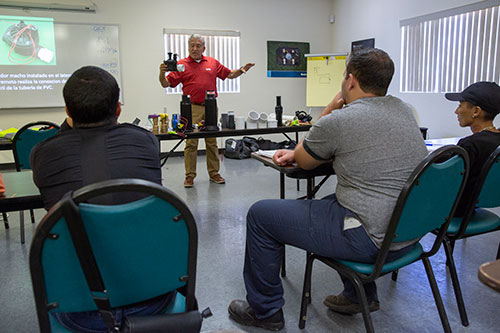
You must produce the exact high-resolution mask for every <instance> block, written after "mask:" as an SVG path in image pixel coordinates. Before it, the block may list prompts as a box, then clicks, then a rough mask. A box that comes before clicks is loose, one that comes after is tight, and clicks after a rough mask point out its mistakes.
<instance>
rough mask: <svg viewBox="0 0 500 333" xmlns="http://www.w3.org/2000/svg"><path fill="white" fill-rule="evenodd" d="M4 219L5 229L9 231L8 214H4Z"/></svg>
mask: <svg viewBox="0 0 500 333" xmlns="http://www.w3.org/2000/svg"><path fill="white" fill-rule="evenodd" d="M2 219H3V224H4V226H5V229H9V219H8V218H7V213H2Z"/></svg>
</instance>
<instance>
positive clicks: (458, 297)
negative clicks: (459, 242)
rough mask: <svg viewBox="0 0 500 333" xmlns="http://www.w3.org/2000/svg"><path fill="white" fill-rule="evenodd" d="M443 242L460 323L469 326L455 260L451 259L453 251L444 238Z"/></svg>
mask: <svg viewBox="0 0 500 333" xmlns="http://www.w3.org/2000/svg"><path fill="white" fill-rule="evenodd" d="M443 244H444V252H445V253H446V261H447V262H448V263H449V264H448V270H449V271H450V277H451V282H452V283H453V291H454V292H455V298H456V300H457V305H458V312H459V313H460V319H461V320H462V325H464V326H469V319H467V311H466V310H465V304H464V298H463V296H462V289H461V288H460V282H459V281H458V274H457V268H456V266H455V260H454V259H453V253H452V252H451V248H450V244H449V243H448V242H447V241H446V240H444V241H443Z"/></svg>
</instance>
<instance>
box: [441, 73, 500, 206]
mask: <svg viewBox="0 0 500 333" xmlns="http://www.w3.org/2000/svg"><path fill="white" fill-rule="evenodd" d="M444 96H445V97H446V99H448V100H450V101H457V102H460V104H459V106H458V107H457V109H456V110H455V114H456V115H457V118H458V123H459V125H460V127H470V129H471V131H472V133H473V134H472V135H470V136H467V137H465V138H462V139H461V140H460V141H458V145H459V146H460V147H462V148H464V149H465V150H466V151H467V153H468V154H469V159H470V166H471V169H470V173H469V178H468V180H467V184H466V186H465V189H464V192H463V194H462V197H461V199H460V203H459V205H458V207H457V210H456V212H455V216H463V214H464V213H465V208H466V207H467V204H468V203H469V201H470V200H471V195H472V189H473V188H474V184H475V183H476V181H477V178H478V176H479V173H480V172H481V169H482V167H483V165H484V163H485V162H486V160H487V159H488V157H489V156H490V154H491V153H492V152H493V151H494V150H495V149H496V148H497V147H498V146H499V145H500V130H498V129H497V128H495V126H494V125H493V120H494V119H495V116H496V115H497V114H498V113H500V86H498V84H496V83H495V82H486V81H482V82H476V83H474V84H471V85H470V86H468V87H467V88H465V90H464V91H462V92H460V93H447V94H445V95H444Z"/></svg>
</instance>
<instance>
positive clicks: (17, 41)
mask: <svg viewBox="0 0 500 333" xmlns="http://www.w3.org/2000/svg"><path fill="white" fill-rule="evenodd" d="M0 35H1V36H2V40H1V41H0V109H2V108H40V107H60V106H64V100H63V97H62V89H63V87H64V84H65V83H66V80H67V79H68V78H69V77H70V76H71V73H73V72H74V71H75V70H76V69H78V68H80V67H82V66H88V65H93V66H98V67H101V68H103V69H105V70H107V71H108V72H110V73H111V74H112V75H113V76H114V77H115V78H116V80H117V81H118V84H120V85H121V77H120V56H119V49H120V47H119V29H118V26H117V25H104V24H73V23H59V22H54V20H53V19H52V18H37V17H23V16H2V15H0ZM121 100H122V101H123V97H122V98H121Z"/></svg>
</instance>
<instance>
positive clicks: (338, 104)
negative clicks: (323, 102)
mask: <svg viewBox="0 0 500 333" xmlns="http://www.w3.org/2000/svg"><path fill="white" fill-rule="evenodd" d="M344 104H345V101H344V98H343V97H342V91H339V92H338V93H337V95H335V97H334V98H333V99H332V101H331V102H330V103H328V105H327V106H326V107H325V108H324V110H323V112H321V115H320V116H319V117H320V118H321V117H323V116H326V115H327V114H330V113H332V111H333V110H338V109H341V108H342V107H343V106H344Z"/></svg>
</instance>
